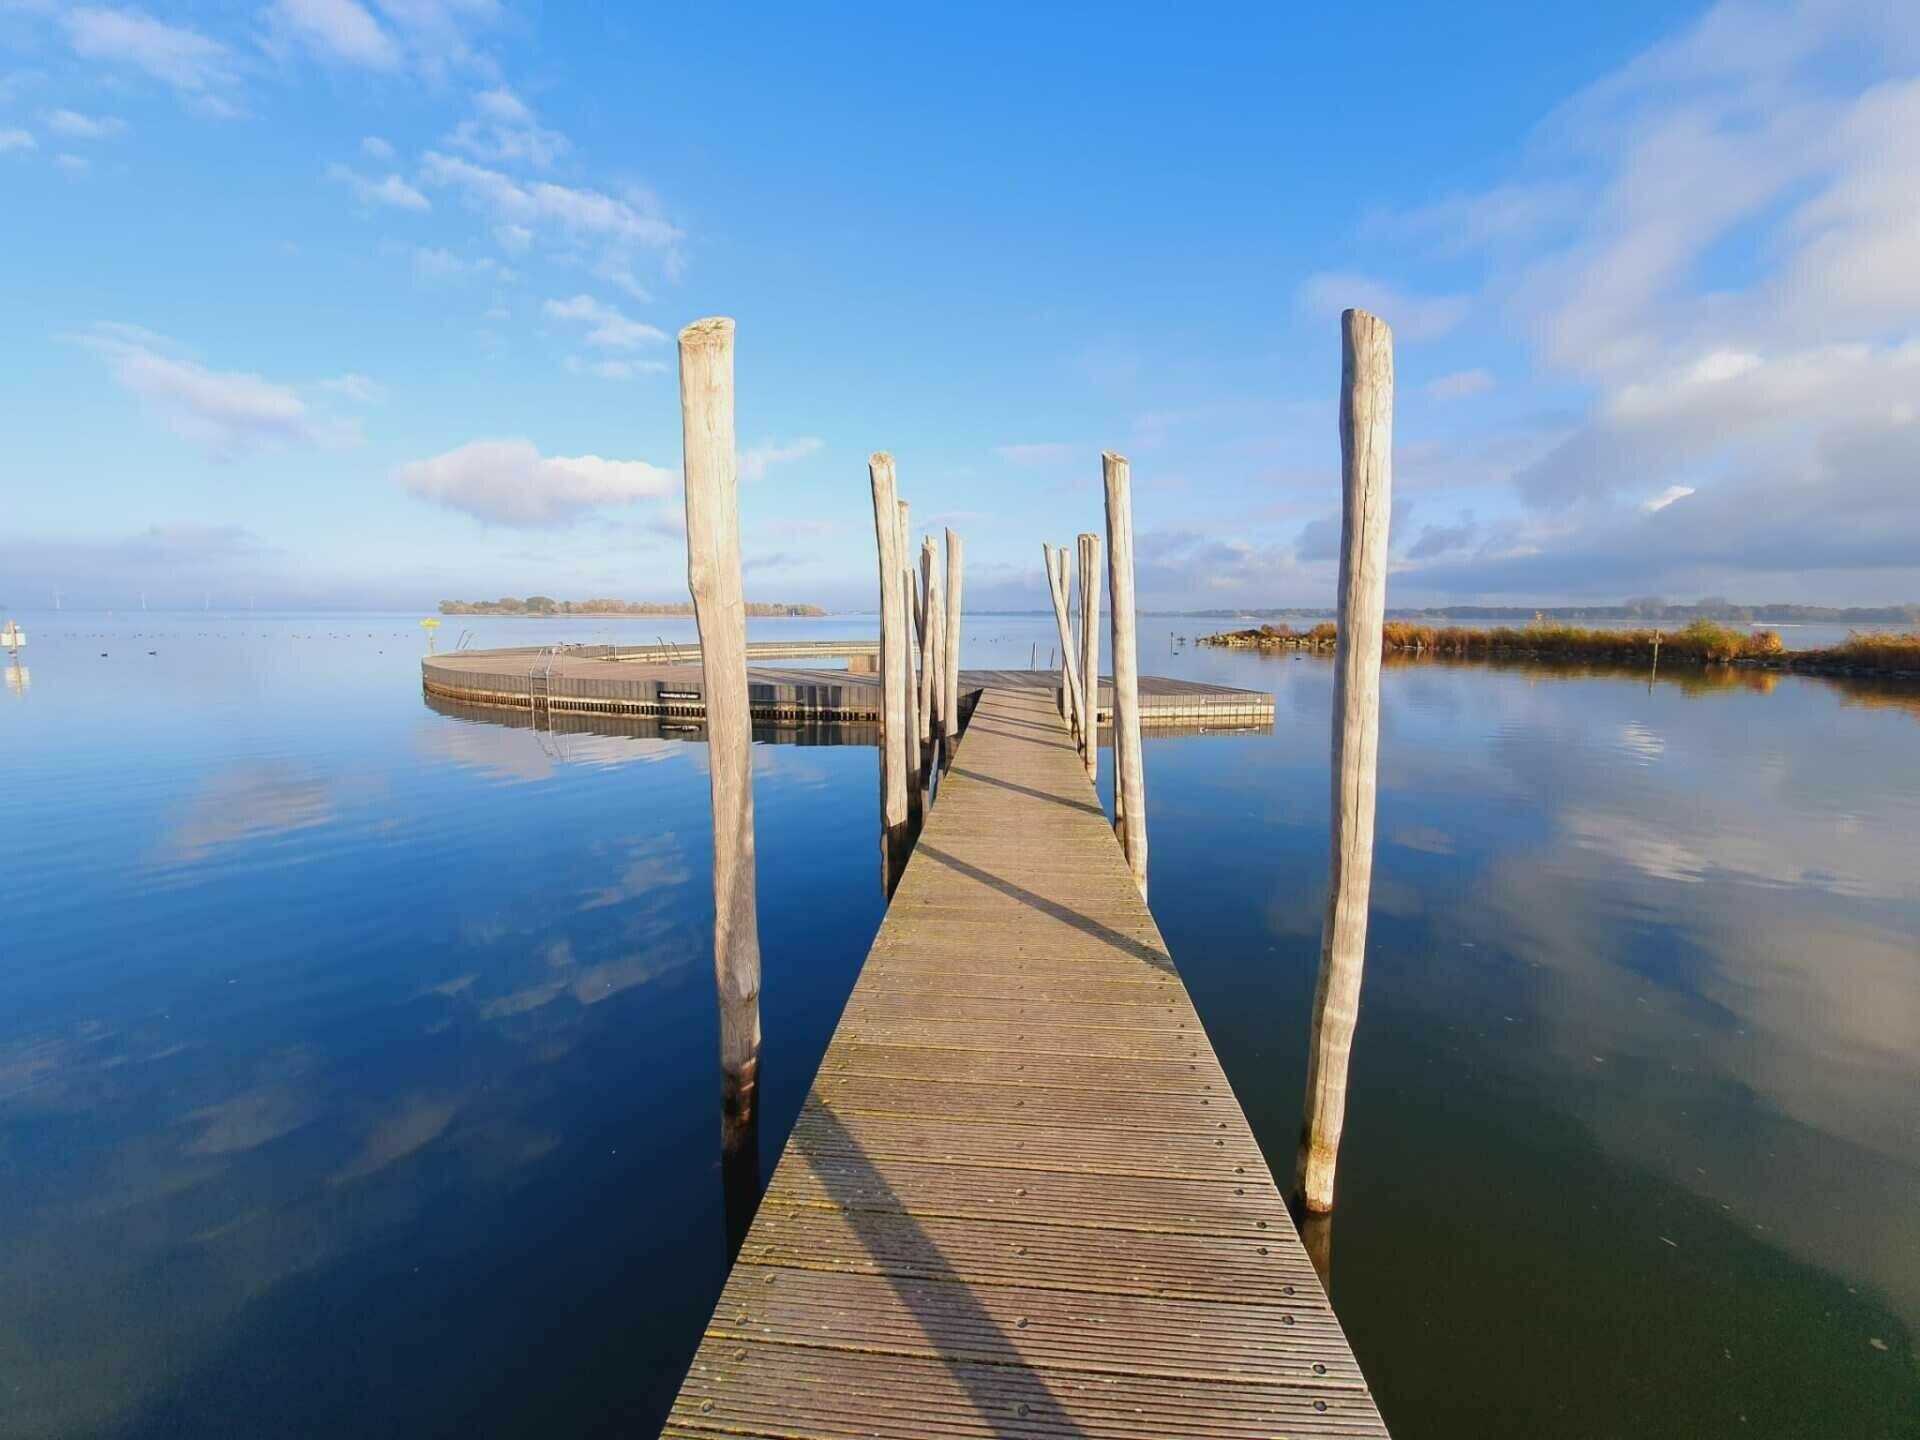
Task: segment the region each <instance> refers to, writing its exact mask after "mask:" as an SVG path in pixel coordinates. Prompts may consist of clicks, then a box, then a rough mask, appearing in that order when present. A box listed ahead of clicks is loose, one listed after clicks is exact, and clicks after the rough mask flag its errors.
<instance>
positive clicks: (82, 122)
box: [47, 110, 127, 140]
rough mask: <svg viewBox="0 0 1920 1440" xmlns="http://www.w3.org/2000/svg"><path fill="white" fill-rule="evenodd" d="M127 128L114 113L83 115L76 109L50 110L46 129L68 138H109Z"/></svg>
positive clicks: (125, 123) (124, 122)
mask: <svg viewBox="0 0 1920 1440" xmlns="http://www.w3.org/2000/svg"><path fill="white" fill-rule="evenodd" d="M126 128H127V122H126V121H124V120H122V119H120V118H119V117H118V116H116V115H83V114H81V113H80V112H79V111H78V110H50V111H48V112H47V129H48V130H49V131H51V132H52V133H53V134H55V135H63V136H65V137H66V138H67V139H69V140H109V139H111V138H113V137H114V136H115V135H118V134H120V133H121V132H122V131H123V130H125V129H126Z"/></svg>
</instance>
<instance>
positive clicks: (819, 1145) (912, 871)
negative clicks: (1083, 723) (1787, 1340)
mask: <svg viewBox="0 0 1920 1440" xmlns="http://www.w3.org/2000/svg"><path fill="white" fill-rule="evenodd" d="M1000 673H1008V674H1012V675H1036V677H1037V678H1038V679H1039V680H1041V681H1043V682H1054V681H1057V678H1058V677H1057V676H1056V675H1053V674H1051V673H1048V672H1019V671H1016V672H1000ZM1142 688H1143V690H1144V689H1145V688H1146V682H1145V681H1143V682H1142ZM1241 693H1244V692H1241ZM1268 703H1269V705H1271V701H1270V700H1269V702H1268ZM1269 713H1270V711H1269ZM664 1433H665V1434H666V1435H667V1436H670V1437H680V1440H694V1437H714V1436H723V1435H724V1436H736V1437H738V1436H767V1437H774V1436H778V1437H794V1440H797V1437H807V1440H831V1437H847V1440H852V1437H865V1436H880V1437H890V1440H921V1437H927V1436H940V1437H955V1440H957V1437H967V1436H1021V1437H1028V1440H1049V1437H1066V1436H1100V1437H1121V1436H1128V1437H1136V1436H1220V1437H1228V1436H1231V1437H1255V1436H1260V1437H1271V1436H1277V1435H1302V1436H1313V1435H1340V1436H1382V1435H1385V1433H1386V1431H1385V1428H1384V1426H1383V1425H1382V1424H1381V1421H1380V1416H1379V1413H1378V1411H1377V1410H1376V1409H1375V1406H1374V1403H1373V1399H1372V1396H1371V1394H1370V1393H1369V1391H1368V1389H1367V1385H1366V1381H1365V1379H1364V1378H1363V1377H1362V1375H1361V1373H1360V1368H1359V1366H1358V1364H1357V1363H1356V1362H1355V1360H1354V1357H1353V1353H1352V1351H1351V1349H1350V1348H1349V1347H1348V1345H1347V1341H1346V1337H1345V1336H1344V1334H1343V1333H1342V1332H1341V1329H1340V1326H1339V1323H1338V1321H1337V1320H1336V1319H1335V1318H1334V1315H1333V1311H1332V1309H1331V1307H1330V1306H1329V1304H1328V1302H1327V1297H1326V1294H1325V1292H1324V1291H1323V1289H1322V1288H1321V1285H1320V1282H1319V1280H1318V1279H1317V1278H1316V1277H1315V1274H1314V1271H1313V1268H1312V1265H1311V1264H1310V1263H1309V1261H1308V1258H1307V1255H1306V1252H1305V1251H1304V1250H1303V1249H1302V1247H1301V1244H1300V1241H1299V1239H1298V1237H1297V1235H1296V1233H1295V1231H1294V1227H1293V1224H1292V1222H1291V1221H1290V1219H1289V1218H1288V1214H1287V1209H1286V1205H1285V1202H1284V1200H1283V1198H1282V1194H1281V1191H1280V1189H1279V1188H1278V1187H1277V1186H1276V1185H1275V1183H1274V1179H1273V1176H1272V1174H1271V1173H1270V1172H1269V1170H1268V1168H1267V1165H1266V1162H1265V1160H1264V1159H1263V1158H1262V1156H1261V1153H1260V1150H1259V1147H1258V1146H1257V1145H1256V1144H1255V1142H1254V1138H1253V1135H1252V1132H1251V1131H1250V1130H1249V1128H1248V1126H1247V1122H1246V1118H1245V1116H1244V1115H1243V1114H1242V1113H1241V1110H1240V1106H1239V1104H1238V1102H1237V1101H1236V1100H1235V1098H1234V1094H1233V1091H1232V1089H1231V1087H1230V1086H1229V1085H1228V1083H1227V1079H1226V1076H1225V1075H1224V1074H1223V1073H1222V1071H1221V1068H1220V1065H1219V1062H1218V1061H1217V1060H1216V1059H1215V1057H1214V1054H1213V1050H1212V1047H1211V1046H1210V1045H1209V1044H1208V1041H1207V1037H1206V1033H1205V1031H1204V1029H1203V1028H1202V1026H1201V1024H1200V1021H1199V1017H1198V1016H1197V1015H1196V1014H1195V1012H1194V1009H1193V1005H1192V1002H1191V1001H1190V1000H1189V999H1188V997H1187V993H1186V989H1185V987H1184V986H1182V984H1181V983H1180V979H1179V976H1178V974H1177V973H1176V971H1175V969H1174V965H1173V962H1172V959H1171V958H1170V957H1169V955H1168V953H1167V948H1166V945H1165V942H1164V941H1163V940H1162V939H1161V937H1160V932H1159V930H1158V929H1157V928H1156V926H1155V925H1154V922H1153V918H1152V916H1151V915H1150V914H1149V913H1148V911H1147V908H1146V905H1145V903H1144V902H1143V901H1142V899H1141V897H1140V893H1139V890H1138V889H1137V888H1136V886H1135V883H1134V880H1133V878H1132V876H1131V874H1130V872H1129V870H1128V867H1127V862H1126V861H1125V859H1124V858H1123V857H1122V855H1121V852H1120V847H1119V845H1118V843H1117V842H1116V841H1115V839H1114V835H1113V831H1112V828H1111V826H1110V825H1109V823H1108V821H1107V819H1106V817H1105V815H1104V814H1103V812H1102V810H1101V807H1100V804H1099V802H1098V800H1097V798H1096V797H1095V794H1094V791H1093V788H1092V786H1091V785H1090V784H1089V783H1088V780H1087V775H1086V770H1085V768H1084V767H1083V764H1082V762H1081V759H1080V757H1079V755H1078V754H1077V752H1076V750H1075V747H1074V744H1073V741H1072V739H1071V737H1070V736H1069V733H1068V730H1067V726H1066V723H1065V721H1064V720H1063V719H1062V718H1061V715H1060V713H1059V711H1058V709H1057V708H1056V697H1055V693H1054V690H1053V689H1052V688H1051V687H1050V685H1047V684H1037V685H1036V684H1006V683H999V682H997V681H996V683H993V684H990V685H988V686H986V687H984V689H983V690H982V693H981V695H980V697H979V700H978V703H977V705H976V706H975V709H974V711H973V714H972V717H971V720H970V721H969V723H968V725H967V728H966V731H965V733H964V736H963V737H962V739H961V741H960V743H959V746H958V749H957V752H956V755H955V759H954V763H953V766H952V768H951V770H950V771H948V772H947V773H946V774H945V776H944V777H943V779H942V780H941V783H940V786H939V790H938V792H937V796H936V798H935V800H934V803H933V804H932V805H931V806H930V808H929V810H928V812H927V817H926V823H925V827H924V829H923V830H922V832H921V834H920V837H919V841H918V844H917V846H916V848H915V850H914V852H913V855H912V858H911V860H910V861H909V862H908V865H907V868H906V872H905V874H904V876H903V877H902V879H901V881H900V885H899V888H898V890H897V891H896V892H895V894H894V897H893V901H892V904H891V906H890V907H889V909H888V911H887V914H886V918H885V920H884V922H883V923H882V925H881V927H880V932H879V934H878V935H877V936H876V937H875V939H874V943H873V949H872V951H871V953H870V954H869V955H868V958H867V962H866V966H865V968H864V970H863V971H862V973H861V976H860V979H859V982H858V984H857V985H856V986H855V988H854V991H853V994H852V997H851V998H850V999H849V1001H848V1003H847V1007H846V1011H845V1013H844V1015H843V1016H842V1017H841V1021H840V1025H839V1028H838V1029H837V1030H836V1032H835V1034H834V1037H833V1041H832V1043H831V1045H830V1046H829V1048H828V1050H827V1053H826V1056H825V1058H824V1060H823V1062H822V1064H821V1069H820V1073H819V1076H818V1078H817V1079H816V1081H815V1083H814V1086H813V1089H812V1091H811V1092H810V1094H809V1095H808V1097H807V1101H806V1104H805V1107H804V1109H803V1111H802V1113H801V1116H800V1119H799V1121H798V1123H797V1124H796V1126H795V1128H794V1132H793V1135H792V1137H791V1138H790V1139H789V1141H788V1143H787V1146H786V1149H785V1151H784V1152H783V1154H782V1156H781V1159H780V1162H779V1166H778V1168H777V1169H776V1171H775V1172H774V1175H773V1179H772V1183H771V1185H770V1186H769V1188H768V1190H767V1193H766V1196H765V1198H764V1200H763V1201H762V1203H761V1206H760V1210H759V1213H758V1216H757V1217H756V1219H755V1220H754V1223H753V1225H752V1227H751V1229H750V1230H749V1231H748V1233H747V1236H746V1239H745V1241H744V1243H743V1246H742V1248H741V1250H740V1253H739V1258H738V1261H737V1262H736V1264H735V1266H734V1268H733V1271H732V1274H731V1276H730V1277H729V1279H728V1281H727V1284H726V1288H725V1289H724V1291H723V1292H722V1294H721V1297H720V1302H719V1304H718V1306H717V1307H716V1309H715V1311H714V1315H713V1319H712V1321H711V1323H710V1324H709V1326H708V1328H707V1331H706V1333H705V1336H704V1338H703V1339H702V1341H701V1344H700V1347H699V1351H698V1353H697V1354H696V1355H695V1357H694V1360H693V1364H692V1367H691V1369H690V1370H689V1372H688V1374H687V1378H686V1381H685V1383H684V1385H683V1388H682V1389H681V1392H680V1395H679V1397H678V1399H677V1400H676V1401H675V1403H674V1406H673V1410H672V1413H671V1416H670V1418H669V1421H668V1423H667V1426H666V1429H665V1432H664Z"/></svg>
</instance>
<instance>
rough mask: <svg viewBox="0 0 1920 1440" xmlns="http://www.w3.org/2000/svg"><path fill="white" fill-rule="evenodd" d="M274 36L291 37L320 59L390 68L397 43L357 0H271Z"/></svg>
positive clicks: (396, 59)
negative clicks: (272, 1) (272, 0)
mask: <svg viewBox="0 0 1920 1440" xmlns="http://www.w3.org/2000/svg"><path fill="white" fill-rule="evenodd" d="M265 18H266V21H267V24H268V26H269V27H270V29H271V30H272V32H273V35H274V37H275V38H276V39H281V40H291V41H293V42H295V43H298V44H299V45H301V46H303V47H305V48H306V49H307V50H309V51H311V52H312V53H313V54H315V55H317V56H319V57H320V58H321V59H322V60H337V61H340V62H343V63H345V64H349V65H364V66H366V67H368V68H369V69H373V70H391V69H393V68H394V67H396V66H397V65H399V63H400V47H399V46H397V45H396V44H394V42H393V39H392V37H391V36H389V35H388V34H387V32H386V31H385V30H383V29H381V28H380V22H379V21H378V20H375V19H374V18H373V16H372V15H371V14H369V13H368V12H367V10H366V8H365V7H364V6H362V5H360V4H358V3H357V0H274V3H273V4H271V5H269V6H268V7H267V9H266V12H265Z"/></svg>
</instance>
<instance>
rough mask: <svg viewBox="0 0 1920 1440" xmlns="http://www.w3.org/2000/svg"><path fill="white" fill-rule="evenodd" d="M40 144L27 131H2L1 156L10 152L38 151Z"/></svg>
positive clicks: (0, 136) (0, 137) (0, 140)
mask: <svg viewBox="0 0 1920 1440" xmlns="http://www.w3.org/2000/svg"><path fill="white" fill-rule="evenodd" d="M39 148H40V147H39V142H38V141H37V140H35V139H34V138H33V135H32V134H31V133H30V132H29V131H26V130H19V129H13V130H0V154H5V153H6V152H7V151H9V150H37V149H39Z"/></svg>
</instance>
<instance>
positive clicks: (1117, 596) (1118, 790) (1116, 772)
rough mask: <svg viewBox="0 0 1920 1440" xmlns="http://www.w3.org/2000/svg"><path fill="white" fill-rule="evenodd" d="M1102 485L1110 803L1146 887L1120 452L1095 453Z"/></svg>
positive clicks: (1127, 501) (1129, 485)
mask: <svg viewBox="0 0 1920 1440" xmlns="http://www.w3.org/2000/svg"><path fill="white" fill-rule="evenodd" d="M1100 460H1101V466H1102V468H1103V470H1104V472H1105V480H1106V490H1107V588H1108V592H1109V593H1108V596H1107V600H1108V604H1109V605H1110V606H1111V608H1112V610H1113V809H1114V829H1115V830H1116V831H1118V832H1119V835H1120V848H1121V849H1122V850H1124V851H1126V853H1127V865H1128V866H1129V868H1131V869H1132V871H1133V883H1134V884H1136V885H1138V886H1139V887H1140V894H1141V897H1142V898H1143V899H1144V898H1145V896H1146V893H1147V786H1146V778H1145V776H1144V775H1143V774H1142V773H1141V765H1140V660H1139V652H1138V650H1137V648H1136V637H1135V633H1134V631H1135V618H1134V613H1133V481H1132V475H1131V471H1130V469H1129V467H1128V465H1127V462H1126V458H1125V457H1124V456H1121V455H1115V454H1114V453H1113V452H1112V451H1111V450H1109V451H1108V452H1106V453H1105V454H1104V455H1102V456H1101V457H1100Z"/></svg>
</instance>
